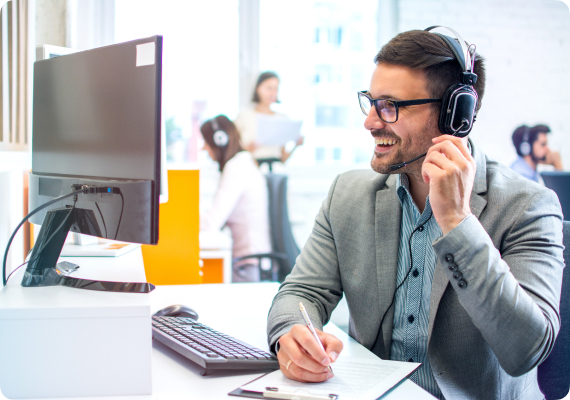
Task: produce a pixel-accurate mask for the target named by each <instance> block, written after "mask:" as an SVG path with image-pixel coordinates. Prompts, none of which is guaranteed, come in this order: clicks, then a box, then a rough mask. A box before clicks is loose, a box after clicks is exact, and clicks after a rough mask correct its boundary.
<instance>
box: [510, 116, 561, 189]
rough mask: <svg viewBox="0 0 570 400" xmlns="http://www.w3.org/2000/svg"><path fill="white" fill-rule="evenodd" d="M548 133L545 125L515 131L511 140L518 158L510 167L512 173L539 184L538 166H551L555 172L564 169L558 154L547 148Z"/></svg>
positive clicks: (548, 130) (548, 129)
mask: <svg viewBox="0 0 570 400" xmlns="http://www.w3.org/2000/svg"><path fill="white" fill-rule="evenodd" d="M548 133H550V128H549V127H548V126H547V125H536V126H533V127H532V128H531V127H529V126H526V125H523V126H519V127H518V128H517V129H515V131H514V132H513V136H512V139H513V145H514V146H515V149H516V150H517V154H518V158H517V160H516V161H515V162H514V163H513V164H512V165H511V168H512V169H513V170H514V171H517V172H518V173H519V174H521V175H522V176H524V177H525V178H527V179H530V180H531V181H535V182H540V175H539V174H538V172H537V171H536V168H537V166H538V164H546V165H552V166H554V169H555V170H557V171H562V170H563V169H564V168H563V167H562V159H561V158H560V153H559V152H557V151H552V150H550V148H549V147H548V138H547V136H546V135H547V134H548Z"/></svg>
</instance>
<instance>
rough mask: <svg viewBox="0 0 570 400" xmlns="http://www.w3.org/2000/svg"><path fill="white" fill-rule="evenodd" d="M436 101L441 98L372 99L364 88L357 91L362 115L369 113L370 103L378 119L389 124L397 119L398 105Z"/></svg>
mask: <svg viewBox="0 0 570 400" xmlns="http://www.w3.org/2000/svg"><path fill="white" fill-rule="evenodd" d="M438 101H441V99H417V100H406V101H395V100H388V99H373V98H372V97H370V95H369V94H368V92H367V91H366V90H363V91H361V92H358V102H359V103H360V109H361V110H362V112H363V113H364V115H368V114H369V113H370V109H371V108H372V105H374V107H376V113H377V114H378V116H379V117H380V119H381V120H382V121H384V122H386V123H389V124H391V123H394V122H396V121H397V120H398V109H399V108H400V107H407V106H417V105H420V104H428V103H437V102H438Z"/></svg>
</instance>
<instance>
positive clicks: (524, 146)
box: [519, 142, 532, 157]
mask: <svg viewBox="0 0 570 400" xmlns="http://www.w3.org/2000/svg"><path fill="white" fill-rule="evenodd" d="M519 150H520V152H521V154H522V155H523V157H524V156H528V155H529V154H530V152H531V150H532V148H531V147H530V143H529V142H521V144H520V147H519Z"/></svg>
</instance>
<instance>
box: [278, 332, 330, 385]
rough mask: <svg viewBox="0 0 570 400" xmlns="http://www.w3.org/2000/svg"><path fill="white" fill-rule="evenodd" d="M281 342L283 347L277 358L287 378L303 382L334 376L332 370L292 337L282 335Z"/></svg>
mask: <svg viewBox="0 0 570 400" xmlns="http://www.w3.org/2000/svg"><path fill="white" fill-rule="evenodd" d="M279 343H280V344H281V348H280V349H279V353H278V354H277V359H278V360H279V366H280V368H281V372H283V375H285V376H286V377H287V378H290V379H294V380H297V381H301V382H323V381H325V380H327V379H330V378H332V376H333V375H332V374H331V373H330V371H328V369H327V368H326V367H324V366H323V365H321V364H319V363H317V362H316V361H315V360H313V359H312V358H311V357H310V356H309V355H308V354H307V353H306V352H305V351H304V350H303V349H302V348H300V347H299V346H298V344H297V342H296V341H295V340H293V338H292V337H285V336H282V337H281V339H280V341H279ZM307 363H308V364H307ZM306 365H310V366H312V368H309V369H307V368H306V367H305V366H306Z"/></svg>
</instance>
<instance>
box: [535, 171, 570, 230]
mask: <svg viewBox="0 0 570 400" xmlns="http://www.w3.org/2000/svg"><path fill="white" fill-rule="evenodd" d="M540 176H542V179H543V180H544V185H545V186H546V187H547V188H549V189H552V190H554V192H556V194H557V195H558V200H560V205H561V206H562V214H563V215H564V220H565V221H570V172H565V171H548V172H541V173H540Z"/></svg>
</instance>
